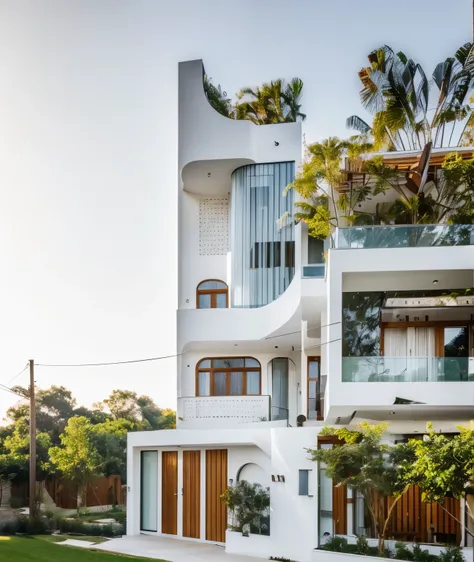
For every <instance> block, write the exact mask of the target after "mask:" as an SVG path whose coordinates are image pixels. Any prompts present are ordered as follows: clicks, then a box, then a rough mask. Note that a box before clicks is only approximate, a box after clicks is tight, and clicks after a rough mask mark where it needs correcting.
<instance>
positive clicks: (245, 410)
mask: <svg viewBox="0 0 474 562" xmlns="http://www.w3.org/2000/svg"><path fill="white" fill-rule="evenodd" d="M178 411H179V412H180V413H181V417H182V418H183V421H190V420H209V419H223V420H224V419H225V420H236V421H240V422H258V421H269V419H270V397H269V396H196V397H186V398H178Z"/></svg>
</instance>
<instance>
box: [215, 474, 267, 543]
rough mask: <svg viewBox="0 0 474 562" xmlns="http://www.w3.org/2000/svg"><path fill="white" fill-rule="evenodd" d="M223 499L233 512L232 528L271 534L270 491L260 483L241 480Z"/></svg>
mask: <svg viewBox="0 0 474 562" xmlns="http://www.w3.org/2000/svg"><path fill="white" fill-rule="evenodd" d="M221 501H222V503H224V504H225V505H227V507H228V508H229V511H230V513H231V514H232V519H233V521H232V525H230V528H231V529H232V530H235V531H240V532H242V533H244V532H246V530H247V529H249V530H250V532H252V533H256V534H262V535H269V534H270V528H269V526H270V518H269V510H270V491H269V489H268V488H264V487H263V486H261V485H260V484H252V483H250V482H247V481H246V480H240V481H239V482H238V483H237V484H236V485H235V486H230V487H229V488H227V489H226V491H225V492H224V493H223V494H222V495H221Z"/></svg>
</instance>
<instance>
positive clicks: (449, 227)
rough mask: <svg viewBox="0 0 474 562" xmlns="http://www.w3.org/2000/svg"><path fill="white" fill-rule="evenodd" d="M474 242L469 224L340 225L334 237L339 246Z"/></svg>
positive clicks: (363, 246) (445, 244) (355, 247)
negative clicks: (345, 226) (347, 226)
mask: <svg viewBox="0 0 474 562" xmlns="http://www.w3.org/2000/svg"><path fill="white" fill-rule="evenodd" d="M471 245H474V225H470V224H467V225H464V224H443V225H426V224H418V225H403V226H354V227H350V228H338V229H337V233H336V241H335V247H336V248H337V249H340V250H349V249H361V248H364V249H369V248H370V249H373V248H428V247H433V246H471Z"/></svg>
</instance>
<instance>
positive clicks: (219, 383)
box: [214, 372, 227, 396]
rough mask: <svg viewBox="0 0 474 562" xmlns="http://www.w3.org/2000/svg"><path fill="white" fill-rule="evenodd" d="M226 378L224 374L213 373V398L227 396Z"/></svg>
mask: <svg viewBox="0 0 474 562" xmlns="http://www.w3.org/2000/svg"><path fill="white" fill-rule="evenodd" d="M226 381H227V376H226V373H219V372H215V373H214V396H226V395H227V385H226Z"/></svg>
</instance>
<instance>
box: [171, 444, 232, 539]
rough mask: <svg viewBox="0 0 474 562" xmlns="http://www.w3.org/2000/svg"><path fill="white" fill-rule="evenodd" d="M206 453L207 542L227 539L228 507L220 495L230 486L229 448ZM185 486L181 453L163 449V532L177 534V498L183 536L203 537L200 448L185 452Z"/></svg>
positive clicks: (183, 463)
mask: <svg viewBox="0 0 474 562" xmlns="http://www.w3.org/2000/svg"><path fill="white" fill-rule="evenodd" d="M205 454H206V458H205V460H206V480H205V482H206V509H205V512H206V534H205V538H206V540H208V541H215V542H225V530H226V527H227V510H226V507H225V505H224V504H222V502H221V499H220V497H221V495H222V494H223V493H224V491H225V489H226V487H227V450H225V449H219V450H208V451H206V452H205ZM182 470H183V480H182V483H183V487H182V490H181V491H179V490H178V452H177V451H163V454H162V480H161V532H162V533H164V534H168V535H177V534H178V497H179V494H180V493H181V495H182V498H183V501H182V523H183V525H182V536H183V537H189V538H195V539H198V538H202V537H201V451H183V462H182Z"/></svg>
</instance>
